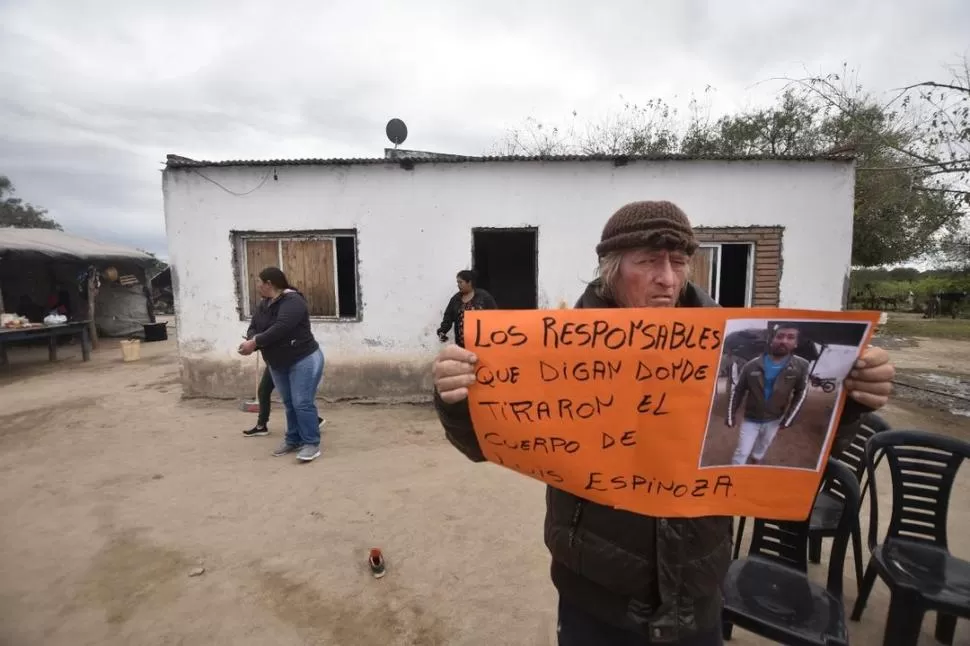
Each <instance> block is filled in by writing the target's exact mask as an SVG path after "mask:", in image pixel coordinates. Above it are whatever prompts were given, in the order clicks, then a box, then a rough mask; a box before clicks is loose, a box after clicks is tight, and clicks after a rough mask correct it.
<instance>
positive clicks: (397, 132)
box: [387, 119, 408, 148]
mask: <svg viewBox="0 0 970 646" xmlns="http://www.w3.org/2000/svg"><path fill="white" fill-rule="evenodd" d="M387 138H388V139H390V140H391V143H392V144H394V147H395V148H397V147H398V146H400V145H401V144H403V143H404V140H405V139H407V138H408V127H407V126H406V125H404V122H403V121H401V120H400V119H391V120H390V121H388V122H387Z"/></svg>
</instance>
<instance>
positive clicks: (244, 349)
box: [238, 339, 256, 357]
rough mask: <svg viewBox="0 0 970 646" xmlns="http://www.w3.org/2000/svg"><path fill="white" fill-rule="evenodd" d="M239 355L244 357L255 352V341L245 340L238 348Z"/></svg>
mask: <svg viewBox="0 0 970 646" xmlns="http://www.w3.org/2000/svg"><path fill="white" fill-rule="evenodd" d="M238 352H239V354H241V355H242V356H244V357H246V356H249V355H251V354H252V353H254V352H256V341H254V340H253V339H247V340H245V341H243V342H242V343H240V344H239V348H238Z"/></svg>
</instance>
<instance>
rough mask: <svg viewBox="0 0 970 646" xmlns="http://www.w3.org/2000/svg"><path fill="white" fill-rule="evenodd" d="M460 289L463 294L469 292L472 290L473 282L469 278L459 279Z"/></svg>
mask: <svg viewBox="0 0 970 646" xmlns="http://www.w3.org/2000/svg"><path fill="white" fill-rule="evenodd" d="M458 291H459V292H461V293H462V294H467V293H469V292H470V291H472V284H471V283H470V282H468V281H467V280H462V279H461V278H459V279H458Z"/></svg>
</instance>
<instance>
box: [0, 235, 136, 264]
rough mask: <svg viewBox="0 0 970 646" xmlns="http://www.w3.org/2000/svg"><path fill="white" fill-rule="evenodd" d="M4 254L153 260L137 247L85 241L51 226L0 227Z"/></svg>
mask: <svg viewBox="0 0 970 646" xmlns="http://www.w3.org/2000/svg"><path fill="white" fill-rule="evenodd" d="M6 253H25V254H27V253H30V254H38V255H42V256H48V257H50V258H64V259H70V260H83V261H92V260H116V261H118V260H128V261H134V262H136V263H137V264H139V265H147V264H148V263H151V262H152V261H153V260H152V257H151V256H149V255H148V254H146V253H144V252H141V251H138V250H137V249H131V248H129V247H122V246H121V245H114V244H107V243H104V242H97V241H95V240H88V239H87V238H82V237H80V236H75V235H71V234H70V233H64V232H63V231H56V230H54V229H15V228H12V227H4V228H0V255H3V254H6Z"/></svg>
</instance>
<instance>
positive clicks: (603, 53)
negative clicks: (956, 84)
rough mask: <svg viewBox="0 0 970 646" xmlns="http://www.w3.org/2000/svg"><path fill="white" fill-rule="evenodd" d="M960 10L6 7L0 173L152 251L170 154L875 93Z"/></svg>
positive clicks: (449, 147) (371, 152)
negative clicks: (855, 83)
mask: <svg viewBox="0 0 970 646" xmlns="http://www.w3.org/2000/svg"><path fill="white" fill-rule="evenodd" d="M968 25H970V2H967V1H966V0H927V1H925V2H916V1H915V0H912V1H910V0H891V1H890V2H886V1H885V0H883V1H881V2H875V1H859V0H841V1H839V2H835V1H828V0H824V1H816V2H805V1H804V0H797V1H787V0H772V1H771V2H768V1H761V0H716V1H715V0H711V1H709V2H705V1H702V0H669V1H666V2H654V1H649V0H610V1H609V2H603V3H601V4H600V5H599V6H594V3H592V2H590V1H589V0H581V1H580V0H547V1H530V0H514V1H506V0H488V1H478V0H462V1H460V2H458V1H455V0H451V1H446V0H442V1H440V2H432V1H426V0H409V1H408V2H389V1H388V2H369V1H366V0H359V1H355V2H343V1H337V0H316V1H315V0H273V1H272V2H268V1H266V0H259V1H255V0H167V1H165V2H152V3H148V2H141V1H137V0H100V1H96V0H0V88H2V91H0V174H4V175H7V176H9V177H10V179H11V180H12V181H13V182H14V184H15V185H16V187H17V189H18V193H19V195H20V197H23V198H24V199H26V200H28V201H30V202H33V203H35V204H37V205H40V206H44V207H46V208H47V209H49V211H50V213H51V215H52V216H54V217H55V218H56V219H57V220H58V221H59V222H61V223H62V224H63V225H64V227H65V229H67V230H68V231H71V232H74V233H78V234H80V235H85V236H89V237H94V238H98V239H102V240H105V241H111V242H119V243H124V244H129V245H132V246H137V247H141V248H145V249H148V250H150V251H154V252H157V253H159V254H161V255H163V256H164V255H165V247H166V243H165V229H164V219H163V214H162V194H161V175H160V169H161V168H162V165H163V161H164V159H165V154H166V153H177V154H181V155H185V156H188V157H194V158H198V159H232V158H249V159H251V158H272V157H345V156H366V157H373V156H380V155H382V154H383V147H384V145H385V144H386V143H387V142H386V139H385V136H384V124H385V123H386V122H387V120H388V119H389V118H390V117H393V116H398V117H402V118H403V119H404V120H405V121H406V122H407V123H408V126H409V130H410V135H409V139H408V141H407V144H406V147H411V148H419V149H425V150H435V151H439V152H457V153H465V154H481V153H482V152H484V151H486V150H487V149H488V148H490V147H491V146H492V145H493V144H495V143H496V142H497V141H498V140H500V139H501V138H502V137H503V134H504V133H505V132H506V130H507V129H508V128H510V127H515V126H516V125H519V124H521V122H522V120H523V119H524V118H525V117H528V116H535V117H538V118H540V119H543V120H548V121H563V120H564V119H565V118H566V117H567V116H568V114H569V113H570V112H571V111H572V110H577V111H578V112H579V113H580V116H581V117H583V116H587V117H589V118H596V117H597V116H602V115H605V114H607V113H608V112H609V111H611V110H616V109H618V108H619V107H620V106H621V104H622V101H621V99H620V96H621V95H622V96H623V97H625V98H626V99H628V100H632V101H644V100H647V99H650V98H653V97H664V98H667V99H671V100H673V101H674V102H675V103H676V102H677V99H675V98H674V97H685V96H687V95H689V94H690V93H691V92H702V91H703V90H704V88H705V87H706V86H712V87H713V88H714V91H713V93H712V94H710V95H709V96H710V97H711V99H710V100H711V104H712V109H713V111H714V113H715V114H717V113H722V112H724V111H730V110H736V109H738V108H744V107H750V106H752V105H758V104H761V103H764V102H767V101H769V100H770V98H771V96H772V93H773V92H774V91H776V90H777V89H778V84H771V83H759V82H761V81H765V80H766V79H771V78H777V77H779V76H803V75H805V73H806V70H807V71H808V72H809V73H819V72H827V71H836V70H838V69H839V67H840V65H841V63H842V62H843V61H845V62H848V63H849V64H850V65H852V66H854V67H856V68H858V69H859V72H860V79H861V80H862V81H863V82H864V83H865V84H866V85H867V86H868V87H870V88H872V89H886V90H888V89H890V88H893V87H898V86H901V85H904V84H907V83H911V82H914V81H921V80H925V79H927V78H931V77H933V78H939V77H941V76H943V74H942V73H941V69H942V66H943V65H944V64H946V63H952V62H954V61H955V60H956V59H958V58H959V57H961V56H963V55H964V54H970V36H968V33H970V32H968V29H970V28H968Z"/></svg>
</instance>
